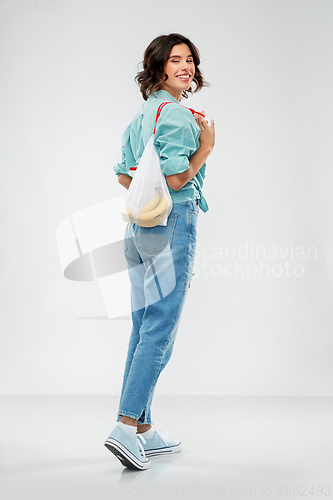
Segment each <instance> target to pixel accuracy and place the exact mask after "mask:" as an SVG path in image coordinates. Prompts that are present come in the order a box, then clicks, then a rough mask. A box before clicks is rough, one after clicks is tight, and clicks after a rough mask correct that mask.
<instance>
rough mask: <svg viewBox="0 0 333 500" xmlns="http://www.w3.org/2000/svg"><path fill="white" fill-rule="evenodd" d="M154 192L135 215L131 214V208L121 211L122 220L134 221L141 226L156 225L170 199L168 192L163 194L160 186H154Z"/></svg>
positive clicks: (160, 220)
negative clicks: (165, 194)
mask: <svg viewBox="0 0 333 500" xmlns="http://www.w3.org/2000/svg"><path fill="white" fill-rule="evenodd" d="M155 190H156V193H155V195H154V197H153V198H152V199H151V200H150V202H149V203H147V205H145V206H144V207H143V208H142V209H141V210H140V211H139V212H138V213H137V215H136V216H134V215H133V211H132V210H128V211H127V212H122V217H123V220H125V221H126V222H133V223H136V224H137V225H138V226H141V227H154V226H158V225H159V224H160V223H161V222H162V220H163V218H164V215H165V211H166V209H167V207H168V204H169V202H170V201H171V196H170V194H169V195H168V197H165V196H164V193H163V191H162V189H161V188H155Z"/></svg>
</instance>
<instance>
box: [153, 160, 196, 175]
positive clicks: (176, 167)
mask: <svg viewBox="0 0 333 500" xmlns="http://www.w3.org/2000/svg"><path fill="white" fill-rule="evenodd" d="M160 163H161V170H162V173H163V175H175V174H181V173H182V172H186V170H188V169H189V168H190V165H189V162H188V157H187V156H174V157H173V158H168V159H167V160H161V162H160Z"/></svg>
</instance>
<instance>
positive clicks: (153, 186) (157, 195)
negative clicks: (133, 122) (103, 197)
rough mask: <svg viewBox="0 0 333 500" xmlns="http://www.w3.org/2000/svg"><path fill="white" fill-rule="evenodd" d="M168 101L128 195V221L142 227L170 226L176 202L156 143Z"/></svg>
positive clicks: (124, 216)
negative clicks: (162, 166)
mask: <svg viewBox="0 0 333 500" xmlns="http://www.w3.org/2000/svg"><path fill="white" fill-rule="evenodd" d="M165 104H169V103H168V102H163V103H162V104H160V106H159V107H158V110H157V113H156V120H155V128H154V132H153V135H152V136H151V138H150V139H149V141H148V142H147V144H146V147H145V149H144V151H143V154H142V156H141V158H140V161H139V164H138V166H137V169H136V172H135V175H134V176H133V179H132V181H131V184H130V186H129V189H128V191H127V194H126V198H125V205H126V208H125V209H124V210H123V211H122V213H121V215H122V218H123V220H124V221H126V222H132V223H135V224H137V225H138V226H141V227H155V226H166V225H167V222H168V217H169V214H170V212H171V210H172V205H173V204H172V199H171V196H170V193H169V189H168V185H167V182H166V180H165V177H164V175H163V174H162V170H161V165H160V158H159V156H158V154H157V152H156V149H155V146H154V138H155V131H156V123H157V120H158V117H159V116H160V114H161V110H162V108H163V106H165Z"/></svg>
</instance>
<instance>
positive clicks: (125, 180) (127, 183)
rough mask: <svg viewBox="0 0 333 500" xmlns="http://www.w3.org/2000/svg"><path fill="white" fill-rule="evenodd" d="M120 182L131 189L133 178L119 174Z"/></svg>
mask: <svg viewBox="0 0 333 500" xmlns="http://www.w3.org/2000/svg"><path fill="white" fill-rule="evenodd" d="M118 182H119V184H121V185H122V186H123V187H124V188H126V189H128V188H129V187H130V184H131V182H132V177H131V176H129V175H126V174H119V175H118Z"/></svg>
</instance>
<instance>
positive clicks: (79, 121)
mask: <svg viewBox="0 0 333 500" xmlns="http://www.w3.org/2000/svg"><path fill="white" fill-rule="evenodd" d="M43 5H46V6H47V8H46V10H42V4H41V3H40V4H39V9H34V8H32V4H29V2H15V1H14V0H13V1H8V2H7V3H6V4H5V7H3V8H2V9H1V11H0V37H1V38H0V58H1V59H0V64H1V69H2V71H1V73H2V76H1V79H0V90H1V91H0V99H1V118H0V126H1V129H0V136H1V141H0V148H1V149H0V154H1V186H2V189H1V197H0V203H1V228H2V231H1V254H2V259H1V278H2V279H1V309H2V321H1V323H2V328H1V346H0V393H1V394H12V393H13V394H16V393H17V394H21V393H22V394H58V393H62V394H73V393H76V394H118V393H119V391H120V386H121V380H122V373H123V368H124V363H125V355H126V349H127V342H128V338H129V334H130V328H131V323H130V321H129V320H128V319H126V318H119V319H117V320H108V319H107V317H106V313H105V310H104V306H103V303H102V299H101V296H100V293H99V289H98V286H97V284H96V283H82V282H73V281H68V280H66V279H65V278H64V277H63V276H62V274H61V269H60V265H59V259H58V254H57V247H56V239H55V230H56V227H57V225H58V224H59V223H60V222H61V221H62V220H64V219H65V218H66V217H68V216H70V215H71V214H73V213H75V212H77V211H79V210H81V209H83V208H86V207H88V206H90V205H94V204H96V203H99V202H100V201H103V200H106V199H109V198H112V197H116V196H121V195H123V194H124V190H123V188H122V187H121V186H120V185H118V184H117V181H116V176H115V175H114V172H113V165H114V164H115V163H116V162H118V161H120V159H121V135H122V132H123V130H124V129H125V127H126V126H127V125H128V123H129V122H130V120H131V119H132V118H133V116H134V114H135V112H136V111H137V109H138V108H139V106H140V105H141V103H142V98H141V94H140V92H139V90H138V88H137V86H136V84H135V83H134V80H133V79H134V76H135V74H136V70H137V64H138V63H139V62H140V61H141V60H142V58H143V52H144V49H145V48H146V46H147V45H148V43H149V42H150V41H151V40H152V39H153V38H155V37H156V36H158V35H160V34H165V33H171V32H180V33H182V34H184V35H185V36H188V37H189V38H190V39H192V40H193V42H194V43H195V44H196V45H197V47H198V48H199V50H200V53H201V58H202V64H201V67H202V70H203V72H204V76H205V78H206V79H207V80H208V81H209V82H210V83H211V87H210V88H208V89H206V88H205V89H203V90H202V91H201V92H200V93H198V94H197V95H195V96H193V97H192V98H190V99H188V100H187V101H186V100H183V101H182V104H184V105H187V106H190V107H193V108H195V109H197V110H199V111H200V110H203V109H204V110H205V111H206V114H207V117H208V119H209V120H210V119H211V118H214V119H215V122H216V146H215V149H214V151H213V153H212V155H211V157H210V158H209V160H208V162H207V177H206V180H205V185H204V195H205V197H206V199H207V201H208V204H209V206H210V210H209V212H207V213H206V214H203V213H202V212H201V213H200V216H199V226H198V258H197V261H196V276H194V278H193V279H192V284H191V289H190V293H189V295H188V298H187V303H186V305H185V309H184V312H183V316H182V320H181V324H180V327H179V331H178V337H177V340H176V344H175V349H174V353H173V356H172V358H171V360H170V362H169V365H168V366H167V367H166V369H165V371H164V372H163V373H162V375H161V378H160V380H159V382H158V385H157V389H156V394H188V395H190V394H192V395H199V394H207V395H333V385H332V382H333V368H332V362H331V359H332V349H333V340H332V326H333V325H332V323H333V322H332V312H331V311H332V291H333V290H332V270H333V266H332V264H333V257H332V247H333V241H332V209H333V202H332V195H331V193H332V111H333V110H332V104H333V99H332V91H331V89H332V86H333V81H332V80H333V78H332V77H333V70H332V64H331V60H332V48H333V29H332V27H333V25H332V24H333V3H332V2H331V1H329V0H327V1H326V0H311V1H309V0H288V1H283V0H250V1H249V0H244V1H243V0H237V1H235V0H228V1H214V0H206V1H205V2H204V3H202V2H199V1H193V2H191V3H188V2H185V1H179V0H177V1H173V0H171V1H169V2H167V3H165V4H161V3H157V2H156V1H152V0H149V1H141V2H134V1H129V0H124V1H122V2H113V1H101V0H98V1H94V2H93V1H92V0H90V1H82V0H80V1H79V0H77V1H75V0H67V1H64V0H63V1H59V0H55V1H54V2H51V1H49V0H47V2H46V4H43ZM21 7H22V10H20V9H21ZM29 9H31V10H29ZM52 9H53V10H52ZM246 245H247V246H248V248H251V247H252V248H256V247H263V248H264V251H266V252H267V257H266V258H265V259H263V260H262V263H264V264H268V266H269V270H270V273H271V275H270V276H268V277H267V276H266V274H265V273H263V274H260V258H254V259H253V258H251V257H250V256H248V257H247V258H243V257H244V254H245V251H244V250H243V254H242V250H241V249H242V247H246ZM226 247H232V248H233V250H234V252H235V258H232V257H229V258H228V259H227V258H225V249H226ZM296 247H301V248H303V250H304V252H305V257H304V258H296V257H295V256H294V258H292V257H291V251H292V249H296ZM309 247H314V248H315V252H311V253H310V255H309V256H307V251H308V248H309ZM211 249H214V251H212V250H211ZM272 249H273V250H274V249H275V250H276V251H279V249H280V250H281V252H287V254H286V257H283V256H280V258H278V259H276V258H269V256H268V252H272ZM213 253H214V254H215V258H212V257H211V256H212V254H213ZM221 255H222V256H221ZM242 255H243V257H242ZM270 255H271V257H272V254H270ZM298 255H300V254H298ZM245 257H246V255H245ZM226 264H229V265H230V267H229V268H227V269H226V268H225V267H224V266H225V265H226ZM286 264H288V265H289V266H290V267H289V270H290V271H291V276H289V277H288V276H286V271H285V270H284V269H285V268H284V267H282V266H285V265H286ZM237 265H244V266H245V268H244V269H246V270H247V271H248V272H252V274H255V273H256V275H255V276H253V277H251V278H247V277H246V275H245V276H244V275H242V274H241V273H240V272H239V273H238V274H236V266H237ZM274 265H276V266H277V267H275V268H274V269H273V266H274ZM249 266H252V267H249ZM279 266H281V267H279ZM297 266H298V267H297ZM281 269H282V275H281V276H278V274H279V272H280V271H281ZM274 272H275V273H276V275H274V274H272V273H274ZM297 273H298V274H299V275H298V276H297ZM228 274H229V275H228Z"/></svg>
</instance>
